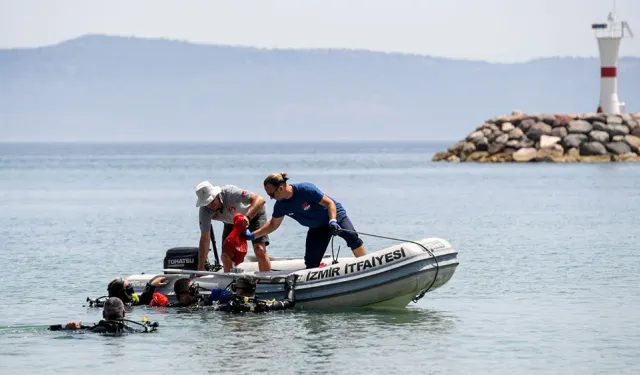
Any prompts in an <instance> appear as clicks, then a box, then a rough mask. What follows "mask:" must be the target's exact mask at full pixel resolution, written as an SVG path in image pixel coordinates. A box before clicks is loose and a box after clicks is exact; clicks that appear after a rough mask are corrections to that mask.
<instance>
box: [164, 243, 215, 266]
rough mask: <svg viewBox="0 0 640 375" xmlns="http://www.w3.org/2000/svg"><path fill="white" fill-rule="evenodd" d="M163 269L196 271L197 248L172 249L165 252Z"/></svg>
mask: <svg viewBox="0 0 640 375" xmlns="http://www.w3.org/2000/svg"><path fill="white" fill-rule="evenodd" d="M164 268H171V269H182V270H196V269H198V248H197V247H172V248H171V249H169V250H167V254H166V255H165V257H164ZM205 268H208V267H205Z"/></svg>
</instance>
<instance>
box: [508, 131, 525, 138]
mask: <svg viewBox="0 0 640 375" xmlns="http://www.w3.org/2000/svg"><path fill="white" fill-rule="evenodd" d="M523 137H524V132H523V131H522V129H520V128H515V129H513V130H511V131H509V139H518V140H520V139H522V138H523Z"/></svg>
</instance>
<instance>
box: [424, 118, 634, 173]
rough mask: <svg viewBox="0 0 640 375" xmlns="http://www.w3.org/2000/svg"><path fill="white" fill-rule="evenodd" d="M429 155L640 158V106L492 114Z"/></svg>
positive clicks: (587, 159)
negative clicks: (615, 111) (639, 109)
mask: <svg viewBox="0 0 640 375" xmlns="http://www.w3.org/2000/svg"><path fill="white" fill-rule="evenodd" d="M432 160H433V161H452V162H459V161H463V162H494V163H504V162H612V161H613V162H616V161H640V112H638V113H623V114H620V115H613V114H603V113H583V114H524V113H522V112H519V111H513V112H512V113H511V115H507V116H499V117H494V118H492V119H490V120H487V121H485V122H484V123H483V124H481V125H480V126H478V127H477V128H476V129H475V130H474V131H473V132H471V133H470V134H469V135H467V137H466V138H465V139H463V140H460V141H459V142H457V143H456V144H454V145H452V146H450V147H449V148H448V149H447V150H446V151H441V152H437V153H436V154H435V155H434V156H433V158H432Z"/></svg>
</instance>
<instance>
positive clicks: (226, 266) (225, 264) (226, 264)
mask: <svg viewBox="0 0 640 375" xmlns="http://www.w3.org/2000/svg"><path fill="white" fill-rule="evenodd" d="M232 230H233V225H231V224H227V223H225V224H224V228H223V229H222V244H223V246H221V249H222V254H220V257H221V258H222V270H223V271H224V272H229V271H230V270H231V267H233V261H232V260H231V256H229V254H227V253H225V252H224V240H225V239H226V238H227V236H228V235H229V233H231V231H232Z"/></svg>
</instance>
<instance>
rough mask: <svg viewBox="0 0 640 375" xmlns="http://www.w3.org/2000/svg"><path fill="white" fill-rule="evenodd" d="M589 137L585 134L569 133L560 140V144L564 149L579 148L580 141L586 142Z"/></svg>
mask: <svg viewBox="0 0 640 375" xmlns="http://www.w3.org/2000/svg"><path fill="white" fill-rule="evenodd" d="M588 139H589V137H587V135H586V134H569V135H567V136H566V137H564V139H563V140H562V145H563V146H564V148H565V149H567V150H568V149H570V148H579V147H580V145H581V144H582V142H586V141H587V140H588Z"/></svg>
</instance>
